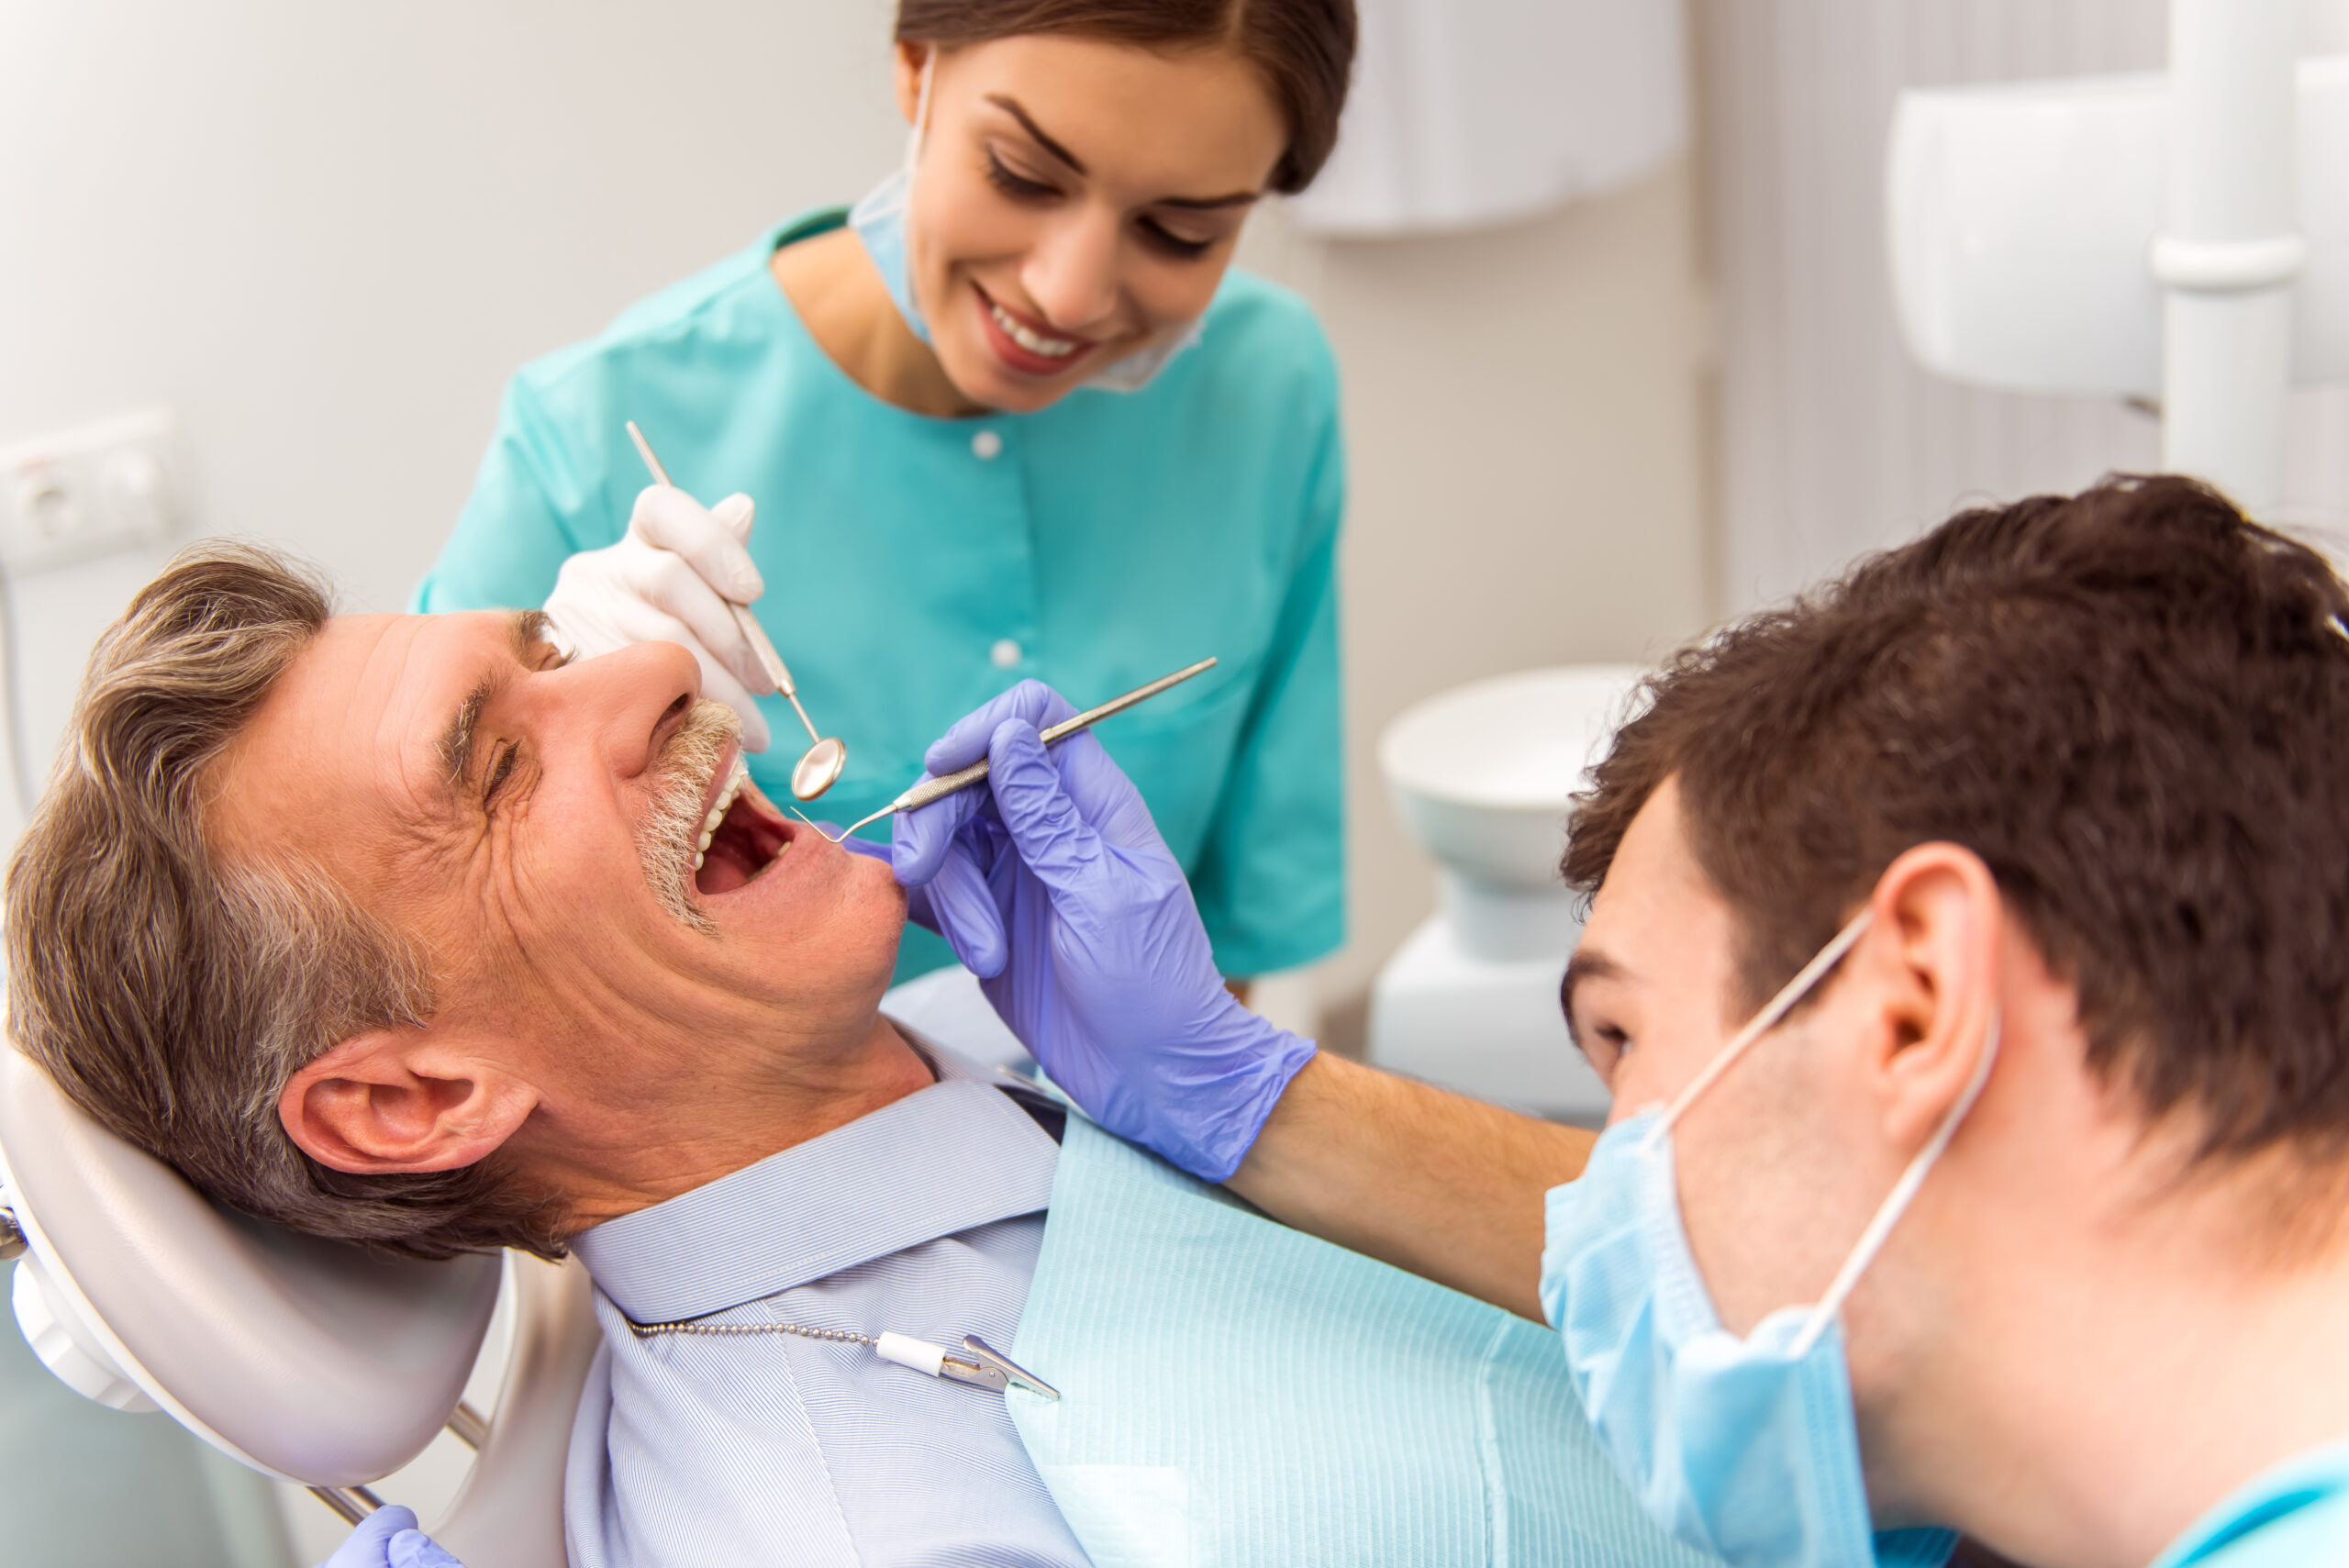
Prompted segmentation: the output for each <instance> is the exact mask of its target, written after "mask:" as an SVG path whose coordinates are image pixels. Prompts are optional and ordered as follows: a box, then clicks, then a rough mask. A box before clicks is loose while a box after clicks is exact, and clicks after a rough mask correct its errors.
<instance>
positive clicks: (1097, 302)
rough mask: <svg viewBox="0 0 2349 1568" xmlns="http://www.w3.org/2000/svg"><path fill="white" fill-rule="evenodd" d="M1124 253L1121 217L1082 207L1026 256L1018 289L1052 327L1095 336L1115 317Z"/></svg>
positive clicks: (1048, 233) (1054, 228) (1055, 225)
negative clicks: (1031, 301)
mask: <svg viewBox="0 0 2349 1568" xmlns="http://www.w3.org/2000/svg"><path fill="white" fill-rule="evenodd" d="M1120 254H1121V245H1120V236H1119V217H1118V215H1117V214H1116V213H1113V212H1107V211H1103V212H1096V211H1094V210H1092V209H1091V208H1089V207H1085V208H1079V209H1078V210H1076V211H1074V212H1073V213H1071V214H1069V215H1068V217H1066V218H1065V219H1064V220H1063V221H1062V222H1060V223H1057V224H1054V225H1052V227H1051V228H1049V229H1048V230H1047V231H1046V232H1045V234H1044V236H1043V238H1042V239H1041V240H1039V241H1038V243H1037V245H1036V247H1035V249H1034V250H1030V252H1029V253H1028V261H1027V264H1026V265H1025V266H1024V267H1022V268H1021V269H1020V272H1019V283H1020V286H1021V287H1023V288H1025V289H1026V290H1027V291H1028V297H1029V298H1030V299H1031V300H1033V301H1034V302H1035V305H1036V308H1037V309H1038V310H1039V311H1041V312H1042V313H1043V317H1044V319H1045V320H1046V321H1048V322H1050V323H1051V324H1052V326H1053V327H1055V328H1059V329H1060V330H1061V331H1063V332H1074V333H1077V334H1080V335H1083V336H1094V335H1097V334H1098V333H1099V332H1100V331H1101V329H1102V328H1105V327H1108V326H1109V325H1110V322H1111V317H1114V316H1116V314H1117V310H1118V295H1119V286H1118V284H1119V275H1118V273H1119V258H1120Z"/></svg>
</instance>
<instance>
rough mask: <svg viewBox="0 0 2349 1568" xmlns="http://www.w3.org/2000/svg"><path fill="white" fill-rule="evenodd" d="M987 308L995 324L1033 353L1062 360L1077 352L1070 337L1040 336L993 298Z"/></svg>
mask: <svg viewBox="0 0 2349 1568" xmlns="http://www.w3.org/2000/svg"><path fill="white" fill-rule="evenodd" d="M987 309H988V310H989V311H990V312H991V313H993V315H994V317H995V324H996V326H998V327H1000V328H1003V330H1004V334H1005V336H1007V337H1008V338H1009V339H1011V340H1012V341H1013V342H1015V343H1017V344H1019V346H1020V347H1021V348H1023V349H1025V350H1028V351H1029V352H1030V353H1031V354H1041V355H1043V356H1044V357H1045V358H1046V359H1050V360H1061V359H1066V358H1067V357H1068V356H1069V355H1071V354H1073V353H1074V352H1076V349H1077V345H1076V344H1075V343H1074V342H1072V341H1070V340H1069V339H1066V338H1041V337H1038V336H1037V335H1036V334H1035V333H1033V332H1031V331H1030V330H1029V329H1028V328H1026V327H1023V326H1021V325H1020V324H1019V322H1017V321H1015V320H1013V319H1012V318H1011V317H1010V316H1009V314H1008V313H1007V312H1006V311H1005V310H1004V308H1003V306H999V305H997V304H996V303H995V302H994V301H992V300H990V301H988V302H987Z"/></svg>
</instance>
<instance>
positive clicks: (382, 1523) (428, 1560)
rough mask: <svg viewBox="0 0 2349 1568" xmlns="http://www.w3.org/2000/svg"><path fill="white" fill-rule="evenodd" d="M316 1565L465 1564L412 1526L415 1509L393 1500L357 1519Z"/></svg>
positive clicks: (441, 1567) (395, 1567) (414, 1567)
mask: <svg viewBox="0 0 2349 1568" xmlns="http://www.w3.org/2000/svg"><path fill="white" fill-rule="evenodd" d="M318 1568H465V1565H464V1564H463V1563H462V1562H458V1561H457V1560H456V1559H455V1558H453V1557H451V1556H450V1555H449V1554H448V1552H446V1551H442V1550H441V1549H440V1544H439V1543H438V1542H436V1541H435V1540H432V1538H431V1537H430V1536H428V1535H426V1534H425V1533H424V1532H423V1531H422V1530H419V1529H417V1528H416V1511H415V1510H414V1509H412V1508H404V1507H400V1506H399V1505H398V1504H396V1503H395V1504H393V1505H391V1506H389V1507H382V1508H378V1509H376V1510H375V1511H374V1512H373V1513H372V1514H369V1515H368V1516H367V1517H366V1518H363V1519H362V1520H360V1521H359V1528H358V1529H354V1530H352V1531H351V1539H349V1540H346V1541H344V1542H343V1543H342V1544H341V1545H340V1546H339V1547H337V1548H335V1552H334V1555H333V1556H332V1557H329V1558H328V1559H327V1560H326V1561H325V1562H321V1563H319V1564H318Z"/></svg>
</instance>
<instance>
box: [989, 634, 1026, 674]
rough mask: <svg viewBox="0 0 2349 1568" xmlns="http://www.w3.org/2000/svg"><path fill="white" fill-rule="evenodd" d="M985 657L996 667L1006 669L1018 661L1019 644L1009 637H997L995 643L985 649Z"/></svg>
mask: <svg viewBox="0 0 2349 1568" xmlns="http://www.w3.org/2000/svg"><path fill="white" fill-rule="evenodd" d="M987 658H988V659H989V660H990V661H991V662H993V663H994V665H995V667H996V669H998V670H1008V669H1010V668H1011V667H1012V666H1013V665H1014V664H1017V663H1019V660H1020V650H1019V644H1018V643H1016V642H1014V641H1012V640H1011V639H1009V638H1008V637H1006V638H1000V639H996V645H995V646H994V647H993V648H990V649H988V650H987Z"/></svg>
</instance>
